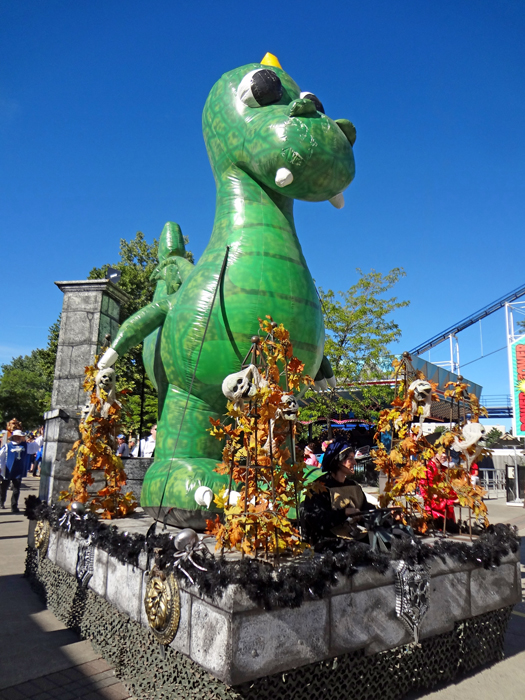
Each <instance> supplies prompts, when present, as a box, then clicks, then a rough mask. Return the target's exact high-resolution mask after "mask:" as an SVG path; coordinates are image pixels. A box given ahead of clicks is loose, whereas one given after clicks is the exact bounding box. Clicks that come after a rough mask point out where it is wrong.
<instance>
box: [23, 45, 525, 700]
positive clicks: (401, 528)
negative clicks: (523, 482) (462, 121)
mask: <svg viewBox="0 0 525 700" xmlns="http://www.w3.org/2000/svg"><path fill="white" fill-rule="evenodd" d="M203 130H204V137H205V141H206V145H207V148H208V153H209V156H210V161H211V165H212V169H213V172H214V175H215V179H216V183H217V209H216V217H215V223H214V228H213V232H212V236H211V239H210V242H209V244H208V247H207V248H206V250H205V252H204V254H203V256H202V257H201V259H200V260H199V261H198V263H197V264H196V265H195V266H193V265H192V264H191V263H189V262H188V260H186V258H185V257H184V242H183V238H182V234H181V231H180V229H179V227H178V226H177V225H176V224H173V223H169V224H167V225H166V227H165V228H164V231H163V233H162V236H161V240H160V242H159V263H158V267H157V269H156V271H155V273H154V278H155V279H156V280H157V287H156V292H155V297H154V299H153V301H152V303H151V304H149V305H148V306H146V307H144V308H143V309H141V310H140V311H139V312H137V313H136V314H135V315H134V316H132V317H130V318H129V319H128V320H127V321H125V322H124V323H123V324H122V326H121V327H120V329H119V330H118V333H116V335H115V336H114V340H113V342H112V343H111V346H110V347H109V348H107V349H105V350H104V351H103V353H102V354H101V357H95V356H94V354H92V355H91V360H92V363H91V364H90V367H89V368H88V377H87V380H85V381H86V382H87V383H85V384H84V389H85V390H87V392H88V398H89V401H88V405H87V406H85V407H84V410H83V411H82V415H81V420H80V440H79V441H77V442H76V443H75V444H74V445H73V451H72V453H71V454H70V455H69V458H70V461H69V464H70V467H69V475H70V478H71V475H72V476H73V479H72V481H71V484H70V486H69V488H68V489H63V490H62V494H61V496H62V500H58V499H57V498H54V497H53V496H52V493H54V492H53V491H52V486H53V469H54V466H53V465H54V462H52V461H51V462H49V470H50V471H49V473H48V474H47V476H46V479H47V481H46V482H45V483H46V484H47V486H46V487H45V488H47V489H48V491H47V492H45V493H44V491H41V496H46V495H47V497H46V498H42V499H40V501H39V502H33V503H28V507H27V510H28V516H29V517H30V522H31V526H30V538H29V545H30V546H29V549H28V557H27V575H28V576H29V577H30V580H31V581H32V584H33V585H34V587H35V589H36V590H38V591H39V592H40V593H41V594H42V595H43V596H44V597H45V599H46V601H47V604H48V606H49V607H50V609H52V610H53V611H54V612H55V614H56V615H57V616H58V617H59V618H60V619H61V620H63V621H64V622H65V623H66V624H67V625H68V626H70V627H72V628H74V629H77V630H78V631H79V633H80V634H81V635H82V636H83V637H85V638H87V639H90V640H91V641H92V643H93V644H94V646H95V648H97V649H98V650H100V652H101V653H102V654H103V655H104V657H105V658H106V659H107V660H108V661H109V662H110V663H112V664H113V665H114V666H115V668H116V671H117V674H118V675H119V676H120V677H122V678H123V679H124V680H125V681H126V683H127V684H128V685H129V686H130V688H131V689H132V692H133V694H134V695H135V696H137V697H140V698H169V697H180V696H182V695H183V696H184V697H187V698H205V697H208V698H232V699H233V698H255V697H257V698H270V697H272V698H292V697H293V698H302V697H304V698H307V697H308V698H312V697H315V698H323V697H326V698H328V697H330V698H348V697H355V698H376V697H377V696H378V695H379V694H381V696H382V697H384V698H401V697H403V695H404V694H405V693H406V692H407V691H408V690H410V689H413V688H418V687H422V688H424V687H430V686H432V685H435V684H436V683H441V682H447V681H451V680H453V679H454V678H456V677H457V676H458V675H459V674H461V673H465V672H467V671H470V670H471V669H473V668H476V667H479V666H481V665H483V664H486V663H490V662H493V661H495V660H498V659H500V658H501V656H502V649H503V635H504V632H505V629H506V625H507V622H508V619H509V615H510V611H511V608H512V606H513V605H514V604H515V603H516V602H518V600H519V599H520V594H521V590H520V586H521V583H520V570H519V557H518V550H519V541H518V538H517V536H516V534H515V532H514V531H513V530H512V529H511V528H509V527H507V526H504V525H498V526H490V525H488V524H487V523H486V522H485V515H484V506H483V502H482V492H481V491H480V490H479V489H477V487H475V486H474V485H473V484H472V481H471V479H470V468H471V465H472V463H473V460H474V458H475V457H476V456H477V455H478V454H479V452H480V449H481V448H480V438H481V437H482V432H481V429H480V427H479V420H478V418H479V414H480V410H479V407H478V406H477V404H476V401H474V398H473V397H472V396H471V395H469V394H468V387H467V386H466V384H464V383H462V382H461V381H460V380H458V381H457V382H455V383H453V384H452V385H451V386H450V387H449V389H448V391H449V392H450V395H449V399H450V403H451V406H452V409H451V410H452V411H454V406H456V408H457V416H453V418H454V424H455V428H454V429H453V430H451V431H449V432H448V433H447V434H445V435H444V436H443V437H442V438H441V441H438V443H436V444H435V445H431V444H430V443H428V442H427V441H426V440H425V439H424V438H423V437H422V435H420V434H419V431H418V426H419V425H420V423H421V422H422V421H423V420H424V418H425V416H426V413H427V409H428V406H429V402H430V401H431V400H432V395H433V390H434V387H433V385H432V383H430V382H428V381H426V379H425V377H422V376H421V375H418V374H417V372H413V371H412V368H411V364H410V358H409V357H408V356H405V357H404V358H403V360H402V361H401V362H400V363H399V364H398V365H397V366H396V368H395V373H396V377H398V378H399V387H398V389H399V390H398V392H397V396H396V399H395V400H394V403H393V405H392V407H391V409H387V410H386V411H385V412H384V413H383V415H382V416H381V425H380V429H381V431H387V430H388V431H390V432H391V434H392V436H393V441H392V448H391V449H390V450H387V449H385V448H384V447H383V445H382V443H381V442H380V444H379V449H378V451H377V455H378V456H377V464H378V468H379V469H381V470H382V471H383V473H385V474H386V477H387V488H386V491H385V493H384V494H383V496H382V503H381V506H382V507H381V508H379V509H377V510H375V511H371V513H370V514H368V516H367V517H366V518H365V517H364V516H363V517H362V518H360V519H359V520H358V521H356V522H355V523H352V527H353V528H354V529H353V530H352V528H350V530H349V531H348V532H347V533H346V534H345V533H342V534H341V535H340V536H339V537H335V536H334V537H333V538H331V539H330V540H328V541H323V542H320V543H317V544H316V545H315V546H312V545H310V544H308V543H307V542H306V541H305V538H304V536H303V533H302V531H301V524H300V520H299V519H298V513H299V511H300V509H301V501H302V499H304V498H305V497H308V494H309V493H311V492H312V490H315V489H316V488H318V486H316V476H317V474H316V473H313V472H311V471H310V472H308V470H307V468H306V466H305V464H304V462H303V460H302V454H301V451H300V450H298V448H297V446H296V441H295V430H296V427H295V424H296V421H297V409H298V404H297V396H301V392H302V391H303V390H304V387H305V386H309V385H312V384H314V383H317V384H318V386H320V387H321V388H322V387H323V386H326V383H327V382H330V383H333V379H334V378H333V373H332V372H331V369H330V365H329V362H328V361H327V359H326V358H323V346H324V327H323V317H322V310H321V307H320V304H319V300H318V297H317V294H316V290H315V286H314V283H313V280H312V277H311V275H310V272H309V270H308V267H307V265H306V261H305V259H304V257H303V254H302V251H301V246H300V243H299V240H298V238H297V234H296V231H295V227H294V220H293V201H294V199H302V200H307V201H326V200H329V201H331V202H332V203H333V204H334V205H335V206H336V207H337V208H340V207H341V206H342V205H343V202H344V200H343V194H342V192H343V190H344V189H345V188H346V187H347V186H348V185H349V184H350V182H351V180H352V179H353V176H354V159H353V152H352V146H353V143H354V141H355V129H354V127H353V125H352V124H351V122H349V121H348V120H345V119H340V120H332V119H331V118H329V117H328V116H326V115H325V113H324V108H323V105H322V103H321V101H320V100H319V98H318V97H317V96H316V95H315V94H313V93H311V92H304V91H301V90H300V88H299V87H298V86H297V85H296V83H295V82H294V81H293V80H292V78H291V77H290V76H289V75H287V73H285V72H284V71H283V70H282V68H281V67H280V65H279V62H278V61H277V59H276V58H275V57H274V56H271V55H269V54H267V55H266V56H265V58H264V59H263V61H262V62H261V63H255V64H250V65H248V66H243V67H242V68H238V69H236V70H234V71H231V72H229V73H227V74H225V75H224V76H223V77H222V78H221V79H220V80H219V81H218V82H217V83H216V85H215V86H214V87H213V88H212V90H211V92H210V95H209V97H208V100H207V102H206V106H205V109H204V114H203ZM61 284H63V285H65V284H66V283H61ZM71 284H79V283H71ZM68 304H69V307H68V308H73V307H75V304H74V303H72V302H68ZM77 307H78V304H77ZM61 332H62V331H61ZM66 332H67V329H66V330H65V331H64V337H66V335H65V334H66ZM98 337H99V339H100V333H99V334H98ZM140 342H144V361H145V366H146V369H147V371H148V375H149V376H150V378H151V380H152V381H153V383H154V384H155V386H156V388H157V390H158V397H159V424H158V433H157V446H156V450H155V457H154V460H153V462H152V463H151V464H146V465H145V466H147V470H145V474H144V479H143V484H142V489H141V496H140V504H141V510H139V511H136V512H133V511H135V506H136V504H135V501H134V497H133V493H132V492H131V491H126V488H127V487H126V486H125V481H126V477H125V475H124V473H123V465H122V463H121V462H120V460H118V459H117V458H115V457H114V455H113V447H114V446H112V442H111V441H112V439H113V438H112V436H113V435H114V433H115V430H116V426H115V424H114V423H115V421H116V420H117V418H118V410H119V401H118V397H117V395H116V394H115V393H114V372H113V369H111V366H112V365H113V364H114V363H115V361H116V359H117V358H118V357H119V356H121V355H122V354H123V353H125V352H126V350H127V349H129V348H130V347H132V346H134V345H136V344H138V343H140ZM59 345H60V340H59ZM101 345H102V343H99V344H98V349H100V347H101ZM87 364H89V363H87ZM95 364H96V366H95ZM57 366H58V361H57ZM56 381H62V380H61V378H60V375H59V378H58V379H57V380H56ZM79 396H81V397H82V400H84V399H83V396H84V394H83V392H80V394H79ZM78 407H79V409H80V408H81V404H80V402H79V406H78ZM60 410H61V409H60V408H59V407H58V406H55V408H54V409H53V411H54V412H53V411H52V412H51V413H52V415H50V416H49V421H50V425H55V424H58V423H57V421H59V420H63V421H64V422H65V423H69V421H71V422H72V421H73V418H72V415H70V414H71V412H70V413H69V414H67V416H68V417H67V420H66V418H61V416H60ZM63 413H64V411H63ZM66 413H67V412H66ZM467 413H468V417H469V420H467ZM53 421H54V423H52V422H53ZM111 421H113V424H112V423H111ZM451 423H452V421H451ZM472 426H474V427H472ZM57 430H58V429H57ZM63 430H64V431H65V430H66V428H65V427H64V428H63ZM68 430H69V431H70V432H74V431H73V430H72V429H71V427H69V428H68ZM46 431H47V428H46ZM49 435H51V429H50V430H49ZM49 439H51V438H49ZM378 440H379V441H380V440H381V436H380V435H378ZM451 449H454V450H455V451H456V453H457V454H459V455H460V457H459V461H458V462H457V464H456V466H455V468H454V469H453V470H450V471H449V472H447V474H446V476H444V477H443V479H441V480H439V479H438V480H436V481H435V482H434V483H433V484H432V485H429V484H428V483H426V488H425V483H424V482H425V479H426V476H425V470H424V464H425V461H427V460H429V459H431V458H432V457H435V456H436V455H439V454H447V455H449V453H450V450H451ZM66 461H67V460H66ZM73 470H74V471H73ZM102 472H103V473H104V478H103V479H102V483H101V484H100V483H99V484H98V485H99V486H100V488H98V490H96V491H94V490H93V489H94V488H95V487H96V481H97V479H96V475H97V473H98V474H102ZM99 481H100V479H99ZM451 487H453V488H454V489H455V491H456V492H457V494H458V498H459V501H460V503H461V505H462V507H463V508H464V509H465V513H466V514H467V515H466V517H465V518H464V522H465V526H464V527H463V531H464V533H463V534H459V535H458V537H456V538H452V537H447V536H446V529H447V528H446V523H444V526H443V531H442V532H441V531H440V532H438V531H437V530H436V529H435V528H433V527H432V524H431V523H430V519H429V515H428V513H429V512H430V511H429V509H428V508H426V507H425V499H427V500H430V501H431V500H432V499H436V498H437V499H439V498H442V497H443V495H444V494H446V493H447V491H448V489H450V488H451ZM119 516H121V517H119ZM122 516H123V517H122ZM109 521H111V522H109ZM354 526H355V527H357V528H358V529H359V533H358V534H359V537H356V535H355V527H354Z"/></svg>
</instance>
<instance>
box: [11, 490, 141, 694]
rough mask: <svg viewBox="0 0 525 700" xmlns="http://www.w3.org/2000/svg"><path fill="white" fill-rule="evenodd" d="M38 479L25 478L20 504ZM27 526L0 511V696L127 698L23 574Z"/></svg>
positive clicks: (24, 521)
mask: <svg viewBox="0 0 525 700" xmlns="http://www.w3.org/2000/svg"><path fill="white" fill-rule="evenodd" d="M39 482H40V479H38V478H33V477H28V478H27V479H25V480H24V484H23V488H22V491H21V494H20V506H21V507H22V508H23V505H24V499H25V498H26V497H27V496H28V495H29V494H30V493H33V494H34V495H38V484H39ZM24 486H25V487H26V488H24ZM9 500H10V494H8V499H7V501H8V502H9ZM27 528H28V521H27V519H26V518H25V517H24V516H23V515H22V513H20V514H18V515H14V514H13V513H11V511H10V510H0V700H25V699H29V698H31V700H76V698H83V700H124V699H125V698H129V697H130V694H129V692H128V690H127V689H126V688H125V686H124V685H123V684H122V683H121V682H120V681H119V680H118V679H117V678H116V677H115V674H114V672H113V669H112V668H111V667H110V666H108V664H107V663H106V662H105V661H104V659H102V658H101V657H100V655H99V654H97V653H96V652H95V651H93V648H92V646H91V643H90V642H87V641H82V642H80V641H79V640H78V636H77V635H76V634H75V633H74V632H72V631H71V630H68V629H67V628H66V627H65V626H64V625H63V624H62V623H61V622H59V621H58V620H57V619H56V617H55V616H54V615H53V613H51V612H50V611H49V610H46V609H45V607H44V605H43V604H42V602H41V601H40V599H39V598H38V597H37V596H36V595H35V593H34V592H33V591H32V590H31V588H30V586H29V583H28V581H27V580H26V579H24V578H22V574H23V573H24V560H25V549H26V546H27Z"/></svg>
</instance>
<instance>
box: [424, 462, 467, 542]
mask: <svg viewBox="0 0 525 700" xmlns="http://www.w3.org/2000/svg"><path fill="white" fill-rule="evenodd" d="M446 470H447V456H446V454H444V453H442V454H436V455H435V456H434V458H433V459H430V460H429V461H428V462H427V476H426V479H424V480H423V481H422V482H421V484H420V491H421V495H422V496H423V498H424V499H425V510H426V512H427V513H430V515H431V516H432V518H433V520H434V526H435V527H436V528H437V529H441V530H442V529H443V524H444V520H445V516H446V529H447V530H448V531H449V532H459V526H458V524H457V523H456V514H455V513H454V505H455V504H456V503H457V502H458V500H457V495H456V492H455V491H454V490H453V489H452V487H451V486H448V489H447V488H446V487H441V491H442V493H443V495H442V494H440V495H437V494H431V493H430V489H431V487H432V486H436V487H437V486H438V485H439V484H443V482H444V481H445V476H446Z"/></svg>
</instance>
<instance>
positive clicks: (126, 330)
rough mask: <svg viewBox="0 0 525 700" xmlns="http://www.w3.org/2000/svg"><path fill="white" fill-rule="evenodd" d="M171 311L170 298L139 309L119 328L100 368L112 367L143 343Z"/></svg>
mask: <svg viewBox="0 0 525 700" xmlns="http://www.w3.org/2000/svg"><path fill="white" fill-rule="evenodd" d="M169 309H170V298H169V297H165V298H164V299H159V300H158V301H152V302H151V304H148V305H147V306H145V307H144V308H142V309H139V311H137V312H136V313H134V314H133V316H130V317H129V318H128V319H126V320H125V321H124V323H123V324H122V325H121V327H120V328H119V332H118V333H117V337H116V338H115V340H114V341H113V343H112V344H111V347H110V348H108V349H107V350H106V352H105V353H104V355H103V356H102V357H101V358H100V360H99V363H98V368H99V369H104V368H105V367H111V365H113V364H115V362H116V361H117V359H118V357H119V356H120V355H123V354H124V353H126V352H127V351H128V350H129V349H130V348H132V347H133V346H135V345H138V344H139V343H141V342H142V341H143V340H144V338H146V337H147V336H148V335H149V334H150V333H152V332H153V331H154V330H156V329H157V328H159V327H160V326H162V324H163V323H164V319H165V318H166V315H167V313H168V311H169Z"/></svg>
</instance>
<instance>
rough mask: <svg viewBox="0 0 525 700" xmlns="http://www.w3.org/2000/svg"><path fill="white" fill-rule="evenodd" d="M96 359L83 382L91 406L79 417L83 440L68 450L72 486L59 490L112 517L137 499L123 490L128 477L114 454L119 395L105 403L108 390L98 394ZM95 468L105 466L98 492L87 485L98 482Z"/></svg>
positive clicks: (67, 498)
mask: <svg viewBox="0 0 525 700" xmlns="http://www.w3.org/2000/svg"><path fill="white" fill-rule="evenodd" d="M97 362H98V357H95V361H94V363H93V365H90V366H88V367H86V368H85V374H86V379H85V380H84V385H83V386H84V391H86V392H87V393H89V394H90V399H89V404H88V406H89V410H88V407H86V410H85V411H83V415H82V418H81V420H80V424H79V431H80V440H77V441H76V442H75V443H74V445H73V447H72V449H71V450H70V451H69V452H68V454H67V459H73V458H75V468H74V470H73V476H72V479H71V483H70V485H69V489H68V490H67V491H62V492H61V493H60V500H63V501H68V502H69V503H70V504H71V503H72V502H73V501H79V502H80V503H85V504H86V505H87V507H88V509H89V510H90V511H92V512H94V513H98V514H99V516H100V517H101V518H103V519H106V520H110V519H113V518H122V517H125V516H126V515H128V514H129V513H132V512H133V511H134V510H135V508H136V507H137V506H138V503H137V501H136V499H135V496H134V495H133V492H132V491H128V492H127V493H123V491H122V488H123V487H124V486H125V485H126V483H127V477H126V472H125V471H124V465H123V463H122V459H121V458H120V457H119V456H117V455H116V454H115V441H116V440H115V438H116V435H117V433H118V432H119V429H120V412H121V406H120V403H119V402H118V401H117V400H116V399H115V401H113V402H112V403H111V405H109V406H108V404H107V403H106V404H105V406H104V402H106V401H107V399H108V394H107V392H105V391H104V390H103V389H102V388H100V387H99V395H97V389H96V382H95V378H96V375H97V372H98V370H97V367H96V364H97ZM117 395H118V392H117ZM103 408H105V410H103ZM96 470H104V481H105V485H104V486H103V488H101V489H100V490H99V491H98V492H97V494H96V495H94V496H90V494H89V493H88V488H89V487H90V486H92V485H93V484H94V483H95V480H94V478H93V471H96Z"/></svg>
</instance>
